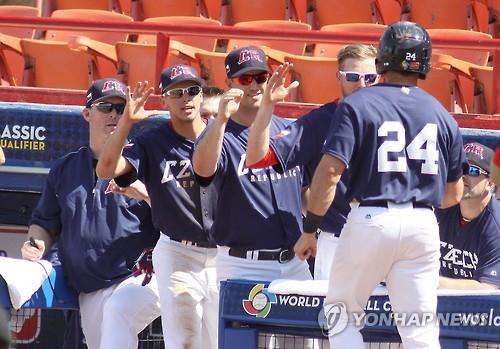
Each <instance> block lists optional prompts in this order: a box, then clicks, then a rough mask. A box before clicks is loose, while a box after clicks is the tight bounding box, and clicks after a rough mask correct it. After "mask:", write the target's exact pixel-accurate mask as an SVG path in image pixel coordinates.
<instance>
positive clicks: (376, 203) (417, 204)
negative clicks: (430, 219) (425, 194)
mask: <svg viewBox="0 0 500 349" xmlns="http://www.w3.org/2000/svg"><path fill="white" fill-rule="evenodd" d="M412 204H413V208H428V209H429V210H431V209H432V207H431V206H429V205H427V204H424V203H422V202H412ZM395 205H397V204H395ZM359 206H360V207H363V206H364V207H366V206H372V207H386V208H387V207H389V204H388V202H387V201H368V202H360V203H359Z"/></svg>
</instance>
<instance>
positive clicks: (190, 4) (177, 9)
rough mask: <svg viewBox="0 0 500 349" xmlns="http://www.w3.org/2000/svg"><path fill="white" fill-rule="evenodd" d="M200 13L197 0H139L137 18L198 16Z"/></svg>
mask: <svg viewBox="0 0 500 349" xmlns="http://www.w3.org/2000/svg"><path fill="white" fill-rule="evenodd" d="M200 13H201V10H200V7H199V6H198V1H197V0H139V19H145V18H151V17H166V16H169V17H170V16H199V15H200ZM137 19H138V18H136V20H137Z"/></svg>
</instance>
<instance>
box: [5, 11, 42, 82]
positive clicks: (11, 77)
mask: <svg viewBox="0 0 500 349" xmlns="http://www.w3.org/2000/svg"><path fill="white" fill-rule="evenodd" d="M0 16H21V17H39V16H40V10H39V9H38V8H36V7H31V6H0ZM0 34H2V36H1V37H0V74H1V82H0V85H1V84H8V85H18V84H20V83H21V81H22V76H23V70H24V59H23V56H22V53H21V50H20V48H21V47H20V44H19V39H32V38H33V35H34V34H35V30H34V29H31V28H15V27H2V26H1V25H0Z"/></svg>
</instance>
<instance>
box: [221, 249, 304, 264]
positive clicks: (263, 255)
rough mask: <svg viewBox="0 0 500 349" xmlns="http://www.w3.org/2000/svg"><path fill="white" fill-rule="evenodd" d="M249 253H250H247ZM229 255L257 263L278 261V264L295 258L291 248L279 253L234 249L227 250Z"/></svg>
mask: <svg viewBox="0 0 500 349" xmlns="http://www.w3.org/2000/svg"><path fill="white" fill-rule="evenodd" d="M249 252H250V253H249ZM228 253H229V255H230V256H232V257H238V258H245V259H256V260H259V261H278V262H279V263H286V262H289V261H291V260H292V259H293V257H295V252H294V251H293V247H289V248H282V249H281V250H279V251H264V250H249V251H247V250H238V249H236V248H230V249H229V252H228Z"/></svg>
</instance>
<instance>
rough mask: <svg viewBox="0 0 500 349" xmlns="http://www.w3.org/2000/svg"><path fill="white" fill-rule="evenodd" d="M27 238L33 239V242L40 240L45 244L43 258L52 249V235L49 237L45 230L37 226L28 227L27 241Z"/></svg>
mask: <svg viewBox="0 0 500 349" xmlns="http://www.w3.org/2000/svg"><path fill="white" fill-rule="evenodd" d="M29 238H33V239H35V240H42V241H43V242H44V243H45V251H44V256H45V255H46V254H47V252H48V251H49V250H50V248H51V247H52V244H53V243H54V239H53V238H52V235H50V233H49V232H48V231H47V230H45V229H44V228H43V227H41V226H39V225H37V224H32V225H30V227H29V229H28V239H29Z"/></svg>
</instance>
